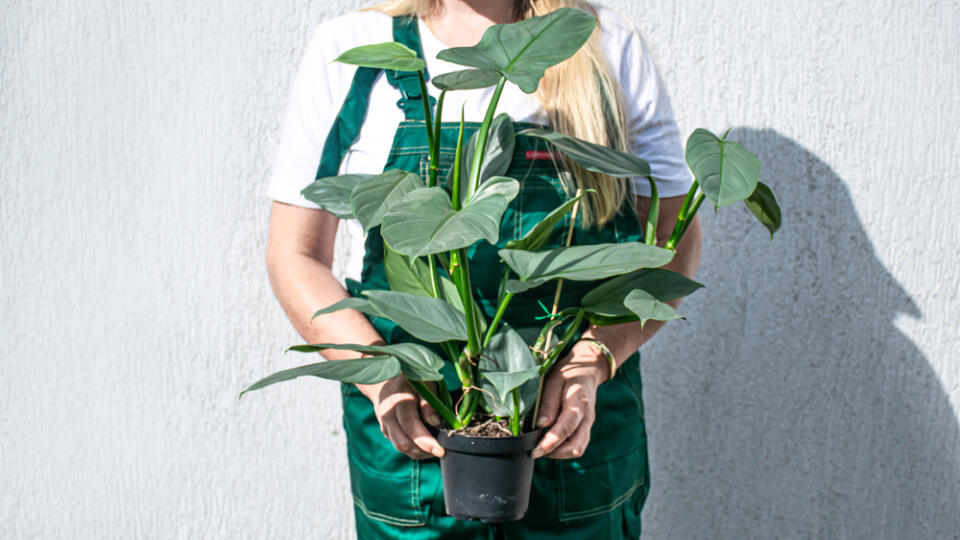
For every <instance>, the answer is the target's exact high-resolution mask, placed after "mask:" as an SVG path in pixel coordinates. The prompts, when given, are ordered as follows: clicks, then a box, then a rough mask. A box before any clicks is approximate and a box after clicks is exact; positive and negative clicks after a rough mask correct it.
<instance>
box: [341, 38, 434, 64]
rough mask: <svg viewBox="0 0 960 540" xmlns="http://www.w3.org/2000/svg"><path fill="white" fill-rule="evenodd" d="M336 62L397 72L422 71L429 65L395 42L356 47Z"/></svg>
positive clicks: (414, 53) (404, 46) (411, 50)
mask: <svg viewBox="0 0 960 540" xmlns="http://www.w3.org/2000/svg"><path fill="white" fill-rule="evenodd" d="M334 62H341V63H343V64H352V65H355V66H363V67H370V68H380V69H393V70H396V71H420V70H421V69H424V68H426V67H427V63H426V62H424V61H423V60H422V59H420V58H417V53H416V52H415V51H414V50H413V49H411V48H410V47H407V46H406V45H404V44H402V43H397V42H395V41H388V42H386V43H376V44H374V45H361V46H360V47H354V48H352V49H350V50H348V51H346V52H344V53H343V54H341V55H340V56H338V57H337V58H336V60H334Z"/></svg>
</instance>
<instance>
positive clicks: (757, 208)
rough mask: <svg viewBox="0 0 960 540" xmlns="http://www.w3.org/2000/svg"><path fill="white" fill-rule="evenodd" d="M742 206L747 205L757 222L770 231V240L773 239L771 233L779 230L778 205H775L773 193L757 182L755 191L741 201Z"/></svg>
mask: <svg viewBox="0 0 960 540" xmlns="http://www.w3.org/2000/svg"><path fill="white" fill-rule="evenodd" d="M743 204H745V205H747V208H748V209H749V210H750V213H752V214H753V215H754V217H756V218H757V221H759V222H760V223H762V224H763V226H764V227H766V228H767V230H768V231H770V238H773V233H775V232H777V230H778V229H780V205H778V204H777V198H776V197H774V196H773V191H771V190H770V188H769V187H767V185H766V184H764V183H763V182H757V189H755V190H754V191H753V194H752V195H750V196H749V197H747V198H746V199H745V200H744V201H743Z"/></svg>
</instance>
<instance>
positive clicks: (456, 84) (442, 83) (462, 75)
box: [433, 69, 501, 90]
mask: <svg viewBox="0 0 960 540" xmlns="http://www.w3.org/2000/svg"><path fill="white" fill-rule="evenodd" d="M500 77H501V75H500V72H498V71H495V70H492V69H462V70H460V71H453V72H450V73H443V74H441V75H437V76H436V77H434V78H433V85H434V86H436V87H437V88H439V89H441V90H473V89H475V88H486V87H488V86H493V85H495V84H497V83H498V82H500Z"/></svg>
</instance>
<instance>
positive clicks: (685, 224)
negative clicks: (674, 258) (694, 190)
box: [677, 193, 705, 244]
mask: <svg viewBox="0 0 960 540" xmlns="http://www.w3.org/2000/svg"><path fill="white" fill-rule="evenodd" d="M704 197H705V196H704V194H703V193H701V194H700V195H697V200H695V201H694V202H693V207H692V208H691V209H690V215H688V216H687V219H685V220H683V229H681V230H680V237H679V238H677V243H678V244H679V243H680V240H682V239H683V235H684V234H686V233H687V229H688V228H689V227H690V222H691V221H693V216H695V215H697V210H700V203H702V202H703V199H704Z"/></svg>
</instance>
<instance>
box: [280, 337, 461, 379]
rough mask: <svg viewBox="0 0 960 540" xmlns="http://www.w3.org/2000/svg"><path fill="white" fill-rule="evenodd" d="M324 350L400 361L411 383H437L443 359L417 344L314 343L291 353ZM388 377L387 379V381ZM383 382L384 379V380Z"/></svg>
mask: <svg viewBox="0 0 960 540" xmlns="http://www.w3.org/2000/svg"><path fill="white" fill-rule="evenodd" d="M325 349H336V350H341V351H356V352H361V353H367V354H375V355H378V356H392V357H394V358H396V359H397V360H399V361H400V369H401V370H402V371H403V374H404V375H405V376H406V377H407V378H408V379H410V380H411V381H439V380H440V379H442V378H443V376H442V375H440V368H442V367H443V359H441V358H440V357H439V356H437V355H436V353H434V352H433V351H431V350H430V349H428V348H427V347H425V346H423V345H420V344H418V343H394V344H391V345H343V344H337V343H314V344H310V345H294V346H293V347H290V349H288V350H291V351H296V352H304V353H310V352H320V351H323V350H325ZM389 378H390V377H387V379H389ZM384 380H385V379H384Z"/></svg>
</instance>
